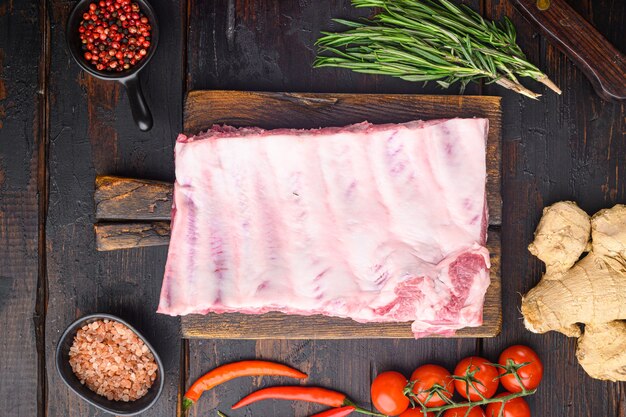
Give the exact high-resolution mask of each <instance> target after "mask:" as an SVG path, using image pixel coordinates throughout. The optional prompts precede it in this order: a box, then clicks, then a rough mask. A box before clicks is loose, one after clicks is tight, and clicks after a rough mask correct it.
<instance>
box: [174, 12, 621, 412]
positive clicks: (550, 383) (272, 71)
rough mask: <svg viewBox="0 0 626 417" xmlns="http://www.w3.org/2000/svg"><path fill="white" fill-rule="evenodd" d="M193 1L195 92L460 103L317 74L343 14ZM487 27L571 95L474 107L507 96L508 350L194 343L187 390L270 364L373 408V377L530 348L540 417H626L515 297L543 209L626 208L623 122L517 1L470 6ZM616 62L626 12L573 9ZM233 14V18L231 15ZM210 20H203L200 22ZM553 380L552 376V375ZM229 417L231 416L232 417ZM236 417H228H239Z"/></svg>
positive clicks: (534, 275) (242, 389)
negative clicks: (504, 31) (326, 38)
mask: <svg viewBox="0 0 626 417" xmlns="http://www.w3.org/2000/svg"><path fill="white" fill-rule="evenodd" d="M230 3H231V2H229V1H228V0H192V1H191V6H190V10H191V14H190V20H189V29H188V32H187V33H188V55H187V61H188V77H187V89H188V90H194V89H230V90H257V91H268V90H269V91H295V92H303V91H316V92H349V93H435V94H440V93H441V94H444V93H449V94H454V93H456V92H457V90H456V89H455V88H453V89H451V90H448V91H444V92H442V90H440V89H438V88H437V87H435V86H432V85H429V86H426V87H424V86H423V85H422V84H411V83H408V82H403V81H399V80H394V79H391V78H388V77H374V76H366V75H360V74H354V73H351V72H349V71H346V70H339V69H319V70H313V69H311V68H310V64H311V62H312V60H313V57H314V54H315V49H314V48H313V47H312V45H313V42H314V41H315V39H316V38H317V36H318V33H319V30H321V29H323V30H336V29H338V28H339V25H336V24H333V23H331V22H330V21H329V19H330V17H342V18H349V17H354V16H356V15H359V14H361V15H362V14H367V13H369V11H368V10H361V11H359V12H358V13H355V12H354V11H353V10H352V9H351V8H350V7H349V2H348V1H344V0H342V1H332V2H331V1H328V2H326V1H321V2H319V1H318V2H307V1H304V2H301V1H295V0H294V1H288V0H250V1H242V0H235V1H233V2H232V3H233V4H234V7H233V8H232V9H231V8H229V4H230ZM466 3H468V4H470V5H472V6H474V7H475V8H476V9H477V10H481V11H482V12H483V13H485V14H486V15H487V16H492V17H495V18H500V17H502V16H503V15H504V14H506V15H509V16H512V18H513V20H514V22H515V24H516V27H517V29H518V34H519V41H520V43H521V45H522V47H523V49H524V51H526V52H527V53H528V55H529V58H530V59H531V60H532V61H533V62H536V63H538V64H539V67H540V68H541V69H543V70H545V71H546V72H547V73H548V75H550V77H551V78H553V79H556V81H557V83H558V84H559V85H560V87H561V88H563V90H564V93H563V96H561V97H558V96H556V95H553V94H552V93H550V92H548V91H545V89H544V88H543V87H542V86H540V85H538V84H536V83H534V82H527V81H524V83H526V84H527V85H528V86H529V87H531V88H533V89H535V90H537V91H541V92H543V93H544V96H543V97H542V98H541V100H540V101H532V100H529V99H526V98H522V97H519V96H517V95H515V94H513V93H509V92H505V91H504V90H502V89H501V88H499V87H497V86H482V87H481V86H471V89H470V90H469V91H468V94H476V93H481V92H485V93H488V94H490V95H499V96H500V95H501V96H503V97H504V98H503V106H504V112H503V116H504V118H503V134H504V142H503V161H502V162H503V178H504V184H503V193H504V195H503V197H504V210H503V220H502V233H503V236H502V238H503V251H504V253H503V258H502V262H503V263H502V278H503V291H504V297H503V301H504V303H503V309H504V322H503V329H502V333H501V335H500V336H499V337H497V338H494V339H489V340H487V341H483V340H482V339H475V340H471V339H457V340H450V339H446V340H444V339H429V340H421V341H410V340H314V341H310V340H302V341H299V340H290V341H284V340H262V341H247V342H246V341H226V340H190V341H189V356H188V360H189V370H188V373H187V377H186V381H187V386H189V385H188V384H190V383H191V382H193V380H194V379H195V378H196V377H198V376H200V375H201V374H202V373H203V372H205V371H207V370H208V369H210V368H211V367H212V366H215V365H217V364H221V363H225V362H228V361H232V360H237V359H243V358H246V359H247V358H253V357H256V356H260V355H262V357H266V358H272V359H276V360H282V361H286V362H288V363H291V364H294V365H297V366H299V367H301V368H302V369H303V370H305V371H308V372H310V373H312V375H313V378H312V382H311V383H316V384H322V385H327V386H332V387H336V388H338V389H342V390H344V391H345V392H347V393H348V394H350V395H351V396H352V397H353V398H355V399H356V400H357V401H358V402H360V403H362V404H363V405H368V404H369V392H368V389H367V388H368V384H369V383H370V382H371V380H372V378H373V377H374V376H375V375H376V373H377V372H379V371H382V370H388V369H397V370H400V371H402V372H404V373H405V374H409V373H410V372H411V371H412V370H413V368H414V367H416V366H417V365H419V364H423V363H427V362H434V363H439V364H442V365H445V366H447V367H449V368H450V367H453V366H454V365H455V363H456V362H457V361H458V359H460V358H461V357H463V356H465V355H468V354H483V355H486V356H487V357H488V358H490V359H493V360H495V359H497V356H498V354H499V352H500V351H501V350H502V348H504V347H505V346H507V345H509V344H511V343H526V344H529V345H530V346H532V347H534V348H536V349H537V350H538V351H539V353H540V355H541V356H542V357H543V358H545V360H546V365H547V368H546V377H545V380H544V383H543V385H542V387H541V388H540V391H539V393H538V394H536V395H534V396H533V397H531V398H530V399H529V400H528V402H529V404H530V406H531V411H532V413H533V415H534V416H550V417H582V416H585V417H608V416H611V417H613V416H622V415H626V399H625V397H624V392H626V384H623V383H622V384H611V383H606V382H598V381H593V380H591V379H590V378H588V377H586V376H585V374H584V372H583V371H582V370H581V369H580V367H579V366H578V365H577V361H576V359H575V355H574V352H575V350H574V341H573V340H568V339H565V338H564V337H563V336H561V335H558V334H548V335H541V336H540V335H533V334H531V333H529V332H527V331H526V330H525V329H524V328H523V324H522V321H521V319H520V317H521V316H520V313H519V300H520V293H523V292H525V291H527V290H528V289H530V288H531V287H532V286H533V285H534V284H535V283H536V282H537V280H538V279H539V276H540V274H541V265H540V264H539V263H538V262H537V261H536V260H535V259H533V258H532V257H531V256H530V255H529V254H528V252H527V250H526V246H527V245H528V243H529V242H530V241H531V239H532V234H533V231H534V228H535V226H536V223H537V221H538V219H539V216H540V213H541V208H542V207H543V205H545V204H549V203H551V202H554V201H557V200H558V199H562V198H577V199H578V200H579V201H580V202H581V203H582V204H583V206H584V207H585V209H586V210H588V211H589V212H594V211H595V210H597V209H598V208H600V207H606V206H610V205H612V204H614V203H616V202H624V201H626V189H625V186H626V182H624V169H625V167H626V160H625V158H626V141H625V140H624V130H625V128H624V117H625V112H624V108H623V106H622V105H620V104H617V105H616V104H609V103H606V102H603V101H602V100H600V99H599V98H598V97H597V96H596V95H595V93H594V92H593V89H592V87H591V85H590V83H589V82H588V81H587V80H586V78H585V77H584V75H583V74H582V73H581V72H580V71H578V70H577V69H575V68H574V67H573V65H572V64H571V62H570V61H569V60H568V59H567V58H566V57H565V56H564V55H563V54H561V53H560V52H558V50H557V49H556V48H554V47H552V46H550V45H549V44H548V43H547V42H546V40H545V39H544V38H543V37H542V36H540V35H539V34H538V32H537V31H536V29H535V27H534V26H532V25H531V24H530V23H529V22H527V21H525V20H524V18H523V17H522V16H521V15H520V14H519V13H518V12H517V11H516V10H514V9H513V6H512V3H511V2H510V1H508V0H484V1H469V2H466ZM568 3H569V4H570V5H572V6H573V7H574V8H575V9H576V10H578V12H580V13H581V14H582V15H583V16H584V17H585V18H587V19H590V20H591V22H592V23H593V24H595V25H596V27H598V28H599V30H600V31H601V32H602V34H603V35H604V36H606V37H607V38H608V39H609V41H611V42H612V43H613V44H614V45H615V46H616V47H617V48H618V49H619V50H622V51H624V50H625V49H626V43H625V42H626V39H625V38H624V36H623V35H622V34H623V31H624V30H625V27H626V25H625V22H624V18H625V16H626V2H615V1H609V0H595V1H589V0H570V1H568ZM230 10H232V12H229V11H230ZM198 11H203V12H204V13H205V15H200V14H199V12H198ZM548 368H549V369H548ZM274 382H278V383H280V382H285V381H280V380H279V381H274V380H270V379H269V378H262V379H261V378H257V379H253V380H252V381H242V382H241V383H237V384H229V385H228V386H224V387H218V388H217V389H215V390H213V391H211V392H209V393H207V394H205V395H204V396H203V398H202V399H201V401H200V402H199V403H198V404H197V406H196V407H195V409H194V410H193V411H194V413H195V414H194V415H195V416H204V415H210V414H212V413H215V410H216V409H221V410H222V411H227V410H228V407H229V405H230V404H233V403H234V402H235V401H237V400H238V399H239V398H241V397H242V396H243V395H245V394H247V393H249V392H251V391H252V390H254V389H256V388H259V387H264V386H268V385H269V384H273V383H274ZM318 410H319V408H315V406H311V405H307V404H300V403H285V402H263V403H259V404H257V405H255V406H253V407H250V408H249V410H246V411H242V412H238V413H237V412H236V413H232V415H233V416H234V417H237V416H243V415H246V413H249V414H248V415H268V416H269V415H293V416H305V415H310V414H313V412H314V411H318ZM227 414H228V415H229V416H230V415H231V413H230V412H227ZM231 417H232V416H231Z"/></svg>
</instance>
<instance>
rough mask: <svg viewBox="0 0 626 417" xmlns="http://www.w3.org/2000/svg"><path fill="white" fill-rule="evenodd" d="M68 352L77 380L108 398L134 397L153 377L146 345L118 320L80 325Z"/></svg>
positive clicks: (143, 391) (145, 389)
mask: <svg viewBox="0 0 626 417" xmlns="http://www.w3.org/2000/svg"><path fill="white" fill-rule="evenodd" d="M69 356H70V365H71V367H72V370H73V371H74V374H75V375H76V376H77V377H78V379H79V380H80V383H81V384H83V385H86V386H87V387H89V389H91V390H92V391H94V392H96V393H98V394H99V395H102V396H104V397H106V398H107V399H109V400H114V401H126V402H128V401H134V400H137V399H139V398H141V397H143V396H144V395H146V394H147V392H148V390H149V389H150V387H151V386H152V385H153V384H154V381H155V380H156V376H157V369H158V367H157V364H156V362H155V360H154V356H153V355H152V353H151V352H150V349H148V347H147V346H146V345H145V343H144V342H143V341H142V340H141V339H140V338H139V337H138V336H137V335H136V334H135V333H134V332H133V331H132V330H130V329H129V328H128V327H126V326H125V325H123V324H122V323H118V322H114V321H110V320H99V321H95V322H93V323H90V324H88V325H85V326H83V327H82V328H81V329H80V330H79V331H78V332H77V333H76V337H74V343H73V345H72V347H71V348H70V353H69ZM131 381H132V382H131Z"/></svg>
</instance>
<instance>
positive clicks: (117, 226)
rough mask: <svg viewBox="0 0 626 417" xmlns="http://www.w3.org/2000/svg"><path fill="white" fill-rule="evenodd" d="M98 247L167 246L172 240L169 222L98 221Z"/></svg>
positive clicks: (96, 227)
mask: <svg viewBox="0 0 626 417" xmlns="http://www.w3.org/2000/svg"><path fill="white" fill-rule="evenodd" d="M94 230H95V233H96V249H97V250H99V251H112V250H119V249H131V248H143V247H147V246H165V245H167V244H168V243H169V242H170V224H169V222H143V223H97V224H96V225H95V226H94Z"/></svg>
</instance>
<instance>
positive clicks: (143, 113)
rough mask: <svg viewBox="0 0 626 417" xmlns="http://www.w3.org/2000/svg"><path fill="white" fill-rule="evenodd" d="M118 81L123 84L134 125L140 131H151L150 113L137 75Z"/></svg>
mask: <svg viewBox="0 0 626 417" xmlns="http://www.w3.org/2000/svg"><path fill="white" fill-rule="evenodd" d="M120 81H121V83H122V84H124V87H126V93H127V94H128V100H129V101H130V109H131V111H132V112H133V119H135V123H136V124H137V126H138V127H139V129H140V130H142V131H144V132H147V131H148V130H150V129H152V123H153V122H152V113H150V109H149V108H148V104H147V103H146V99H145V98H144V96H143V92H142V91H141V83H140V82H139V76H138V74H134V75H133V76H131V77H128V78H126V79H124V80H120Z"/></svg>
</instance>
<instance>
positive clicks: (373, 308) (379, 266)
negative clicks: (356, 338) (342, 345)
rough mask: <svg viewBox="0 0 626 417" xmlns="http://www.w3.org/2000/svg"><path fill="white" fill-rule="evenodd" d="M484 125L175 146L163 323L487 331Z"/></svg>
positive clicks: (224, 136) (226, 138)
mask: <svg viewBox="0 0 626 417" xmlns="http://www.w3.org/2000/svg"><path fill="white" fill-rule="evenodd" d="M487 130H488V121H487V120H486V119H450V120H435V121H429V122H422V121H415V122H409V123H404V124H386V125H372V124H369V123H360V124H356V125H352V126H347V127H344V128H324V129H316V130H287V129H280V130H262V129H258V128H243V129H235V128H231V127H227V126H223V127H217V126H216V127H214V128H213V129H211V130H210V131H208V132H206V133H204V134H202V135H200V136H194V137H187V136H184V135H180V136H179V137H178V141H177V144H176V184H175V191H174V207H173V211H172V236H171V242H170V246H169V254H168V258H167V266H166V268H165V278H164V281H163V288H162V291H161V301H160V305H159V310H158V311H159V312H160V313H165V314H170V315H185V314H189V313H200V314H206V313H207V312H216V313H228V312H239V313H247V314H261V313H265V312H269V311H280V312H283V313H288V314H300V315H310V314H324V315H329V316H337V317H349V318H351V319H353V320H356V321H359V322H389V321H392V322H400V321H402V322H404V321H412V322H413V324H412V329H413V332H414V334H415V336H416V337H421V336H426V335H429V334H444V335H449V334H453V333H454V331H455V330H456V329H459V328H462V327H465V326H479V325H481V324H482V307H483V300H484V295H485V291H486V290H487V287H488V286H489V266H490V265H489V253H488V251H487V249H486V248H485V240H486V232H487V205H486V196H485V189H486V161H485V146H486V138H487Z"/></svg>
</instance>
